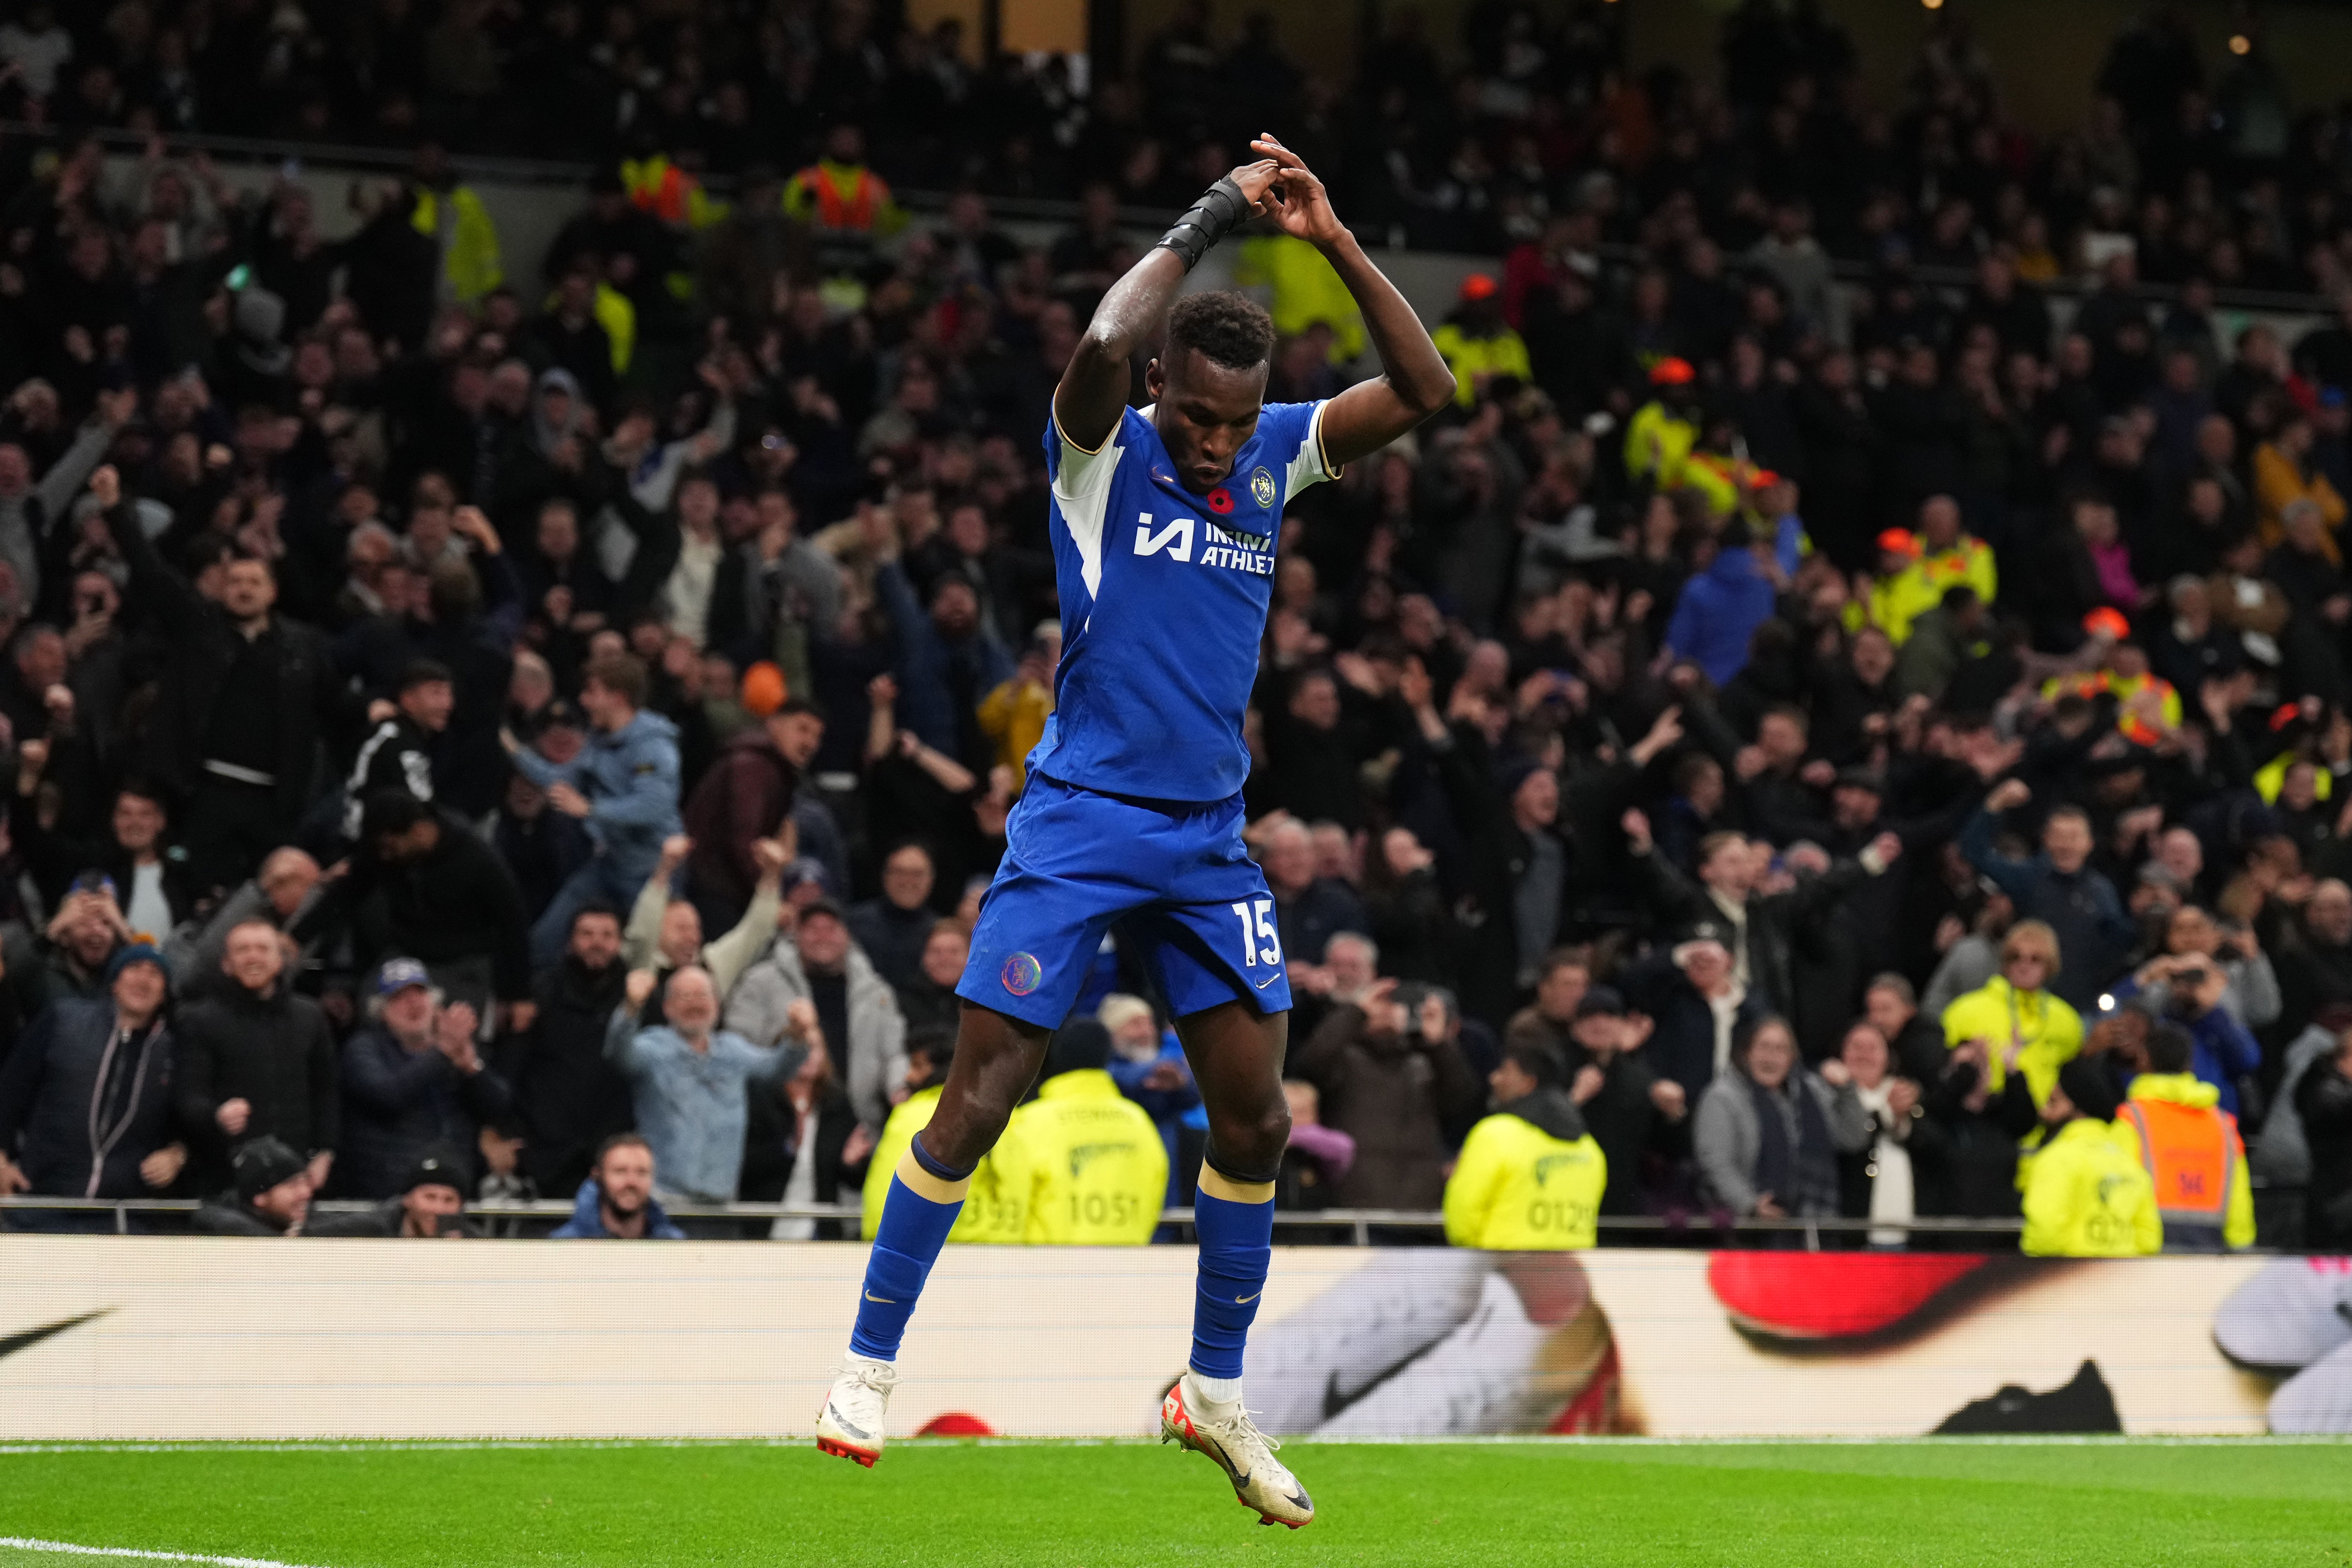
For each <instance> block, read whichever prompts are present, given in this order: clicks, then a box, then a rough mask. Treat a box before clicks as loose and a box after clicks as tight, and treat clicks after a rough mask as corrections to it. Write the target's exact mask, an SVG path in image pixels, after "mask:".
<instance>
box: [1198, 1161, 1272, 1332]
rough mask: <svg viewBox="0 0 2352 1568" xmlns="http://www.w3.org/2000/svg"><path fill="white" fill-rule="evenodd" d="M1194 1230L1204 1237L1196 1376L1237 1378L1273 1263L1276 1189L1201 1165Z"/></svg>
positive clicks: (1202, 1241)
mask: <svg viewBox="0 0 2352 1568" xmlns="http://www.w3.org/2000/svg"><path fill="white" fill-rule="evenodd" d="M1192 1228H1193V1230H1194V1231H1196V1232H1197V1233H1199V1236H1200V1238H1201V1272H1200V1284H1199V1289H1198V1290H1197V1291H1196V1293H1195V1295H1194V1298H1193V1301H1192V1371H1193V1372H1194V1373H1197V1374H1198V1375H1200V1376H1202V1377H1213V1378H1237V1377H1239V1376H1241V1374H1242V1347H1243V1346H1244V1344H1245V1343H1247V1342H1248V1340H1249V1330H1250V1323H1251V1322H1252V1321H1254V1320H1255V1318H1256V1317H1257V1302H1258V1298H1259V1297H1260V1296H1262V1295H1264V1294H1265V1275H1266V1270H1267V1269H1268V1268H1271V1267H1272V1266H1273V1263H1274V1184H1273V1183H1272V1182H1252V1183H1243V1182H1236V1181H1234V1180H1233V1179H1232V1178H1231V1177H1229V1176H1226V1175H1224V1174H1223V1173H1221V1172H1219V1171H1217V1170H1215V1169H1213V1168H1212V1167H1210V1166H1208V1165H1202V1167H1201V1185H1200V1190H1199V1191H1198V1192H1196V1193H1195V1194H1193V1197H1192Z"/></svg>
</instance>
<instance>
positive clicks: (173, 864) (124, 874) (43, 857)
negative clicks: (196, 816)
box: [8, 731, 203, 942]
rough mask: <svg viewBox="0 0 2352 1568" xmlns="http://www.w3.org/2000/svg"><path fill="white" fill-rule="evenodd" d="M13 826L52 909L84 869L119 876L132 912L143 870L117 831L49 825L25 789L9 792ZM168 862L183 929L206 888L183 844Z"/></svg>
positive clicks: (120, 895)
mask: <svg viewBox="0 0 2352 1568" xmlns="http://www.w3.org/2000/svg"><path fill="white" fill-rule="evenodd" d="M19 733H22V731H19ZM8 832H9V836H10V837H13V838H14V839H15V840H16V848H17V851H18V853H20V854H21V855H22V856H23V857H24V859H25V868H26V870H28V871H30V872H31V873H32V874H33V881H34V883H35V885H36V886H37V887H38V888H39V889H40V890H41V897H42V898H43V899H44V900H47V903H48V906H49V907H50V908H51V909H56V908H57V907H58V905H59V904H61V903H63V902H64V901H65V897H66V894H67V893H68V892H69V891H70V890H71V889H72V884H73V879H75V878H76V877H78V876H79V875H81V873H83V872H84V871H101V872H104V873H105V874H106V876H107V877H108V878H109V879H111V880H112V881H113V883H114V886H115V892H116V898H117V900H118V901H119V902H120V903H121V905H122V906H123V909H124V910H125V911H126V912H127V911H128V910H129V909H130V906H131V884H132V882H133V881H134V879H136V876H137V871H136V869H135V868H134V867H133V866H132V864H131V855H130V852H129V851H127V850H125V849H124V848H123V847H121V845H119V844H117V843H116V842H115V841H114V837H113V835H112V834H111V833H107V834H103V835H92V836H91V837H87V838H79V837H72V836H69V835H68V834H63V833H59V832H57V831H55V830H54V829H51V828H45V827H43V826H41V814H40V811H39V809H38V807H37V805H36V803H35V799H34V797H33V796H30V795H11V796H10V797H9V802H8ZM162 863H163V901H164V902H165V903H166V904H168V905H170V906H171V910H172V924H173V928H174V929H177V927H178V926H179V924H180V922H181V921H184V920H186V919H187V918H188V917H189V916H190V915H192V914H194V912H195V906H196V899H197V896H198V895H199V894H200V893H201V892H202V891H203V889H199V888H198V887H197V886H196V885H195V879H194V877H193V876H192V875H191V874H190V872H189V870H188V862H187V857H186V856H185V855H184V854H183V853H182V852H181V851H180V850H178V849H175V848H174V849H166V850H164V851H163V857H162ZM150 934H152V936H153V937H154V938H155V939H156V940H157V941H158V942H161V941H162V940H163V938H165V937H167V936H169V935H171V934H172V933H171V932H170V931H154V932H152V933H150Z"/></svg>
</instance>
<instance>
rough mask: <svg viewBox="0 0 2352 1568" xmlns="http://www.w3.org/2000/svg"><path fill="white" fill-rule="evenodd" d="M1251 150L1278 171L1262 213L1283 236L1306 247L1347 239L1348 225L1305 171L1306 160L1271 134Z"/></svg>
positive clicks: (1319, 186) (1326, 193) (1265, 133)
mask: <svg viewBox="0 0 2352 1568" xmlns="http://www.w3.org/2000/svg"><path fill="white" fill-rule="evenodd" d="M1250 151H1251V152H1253V153H1265V155H1266V156H1267V157H1268V158H1271V159H1272V160H1274V162H1275V163H1276V165H1277V166H1278V167H1279V169H1280V170H1281V174H1280V175H1279V177H1278V178H1277V180H1276V184H1275V186H1274V188H1273V189H1272V190H1271V191H1269V192H1267V194H1266V204H1265V210H1266V212H1267V213H1268V214H1269V215H1270V216H1272V217H1273V219H1274V221H1275V222H1276V224H1277V225H1278V226H1280V227H1281V229H1282V232H1283V233H1285V234H1286V235H1289V236H1290V237H1292V238H1294V239H1303V240H1305V241H1307V243H1308V244H1309V245H1329V244H1332V243H1334V242H1336V241H1338V240H1341V239H1344V238H1346V237H1347V235H1348V229H1347V226H1346V225H1345V224H1342V223H1341V222H1340V221H1339V214H1338V213H1336V212H1333V211H1332V210H1331V197H1330V195H1329V193H1328V192H1327V191H1325V190H1324V188H1323V182H1322V181H1320V180H1318V179H1317V178H1316V177H1315V174H1314V172H1313V171H1312V170H1310V169H1308V168H1307V160H1306V159H1304V158H1301V157H1300V156H1299V155H1298V154H1297V153H1294V152H1292V151H1291V150H1290V149H1289V148H1287V147H1286V146H1284V145H1283V144H1282V143H1281V142H1279V141H1277V140H1276V138H1275V135H1274V132H1270V131H1269V132H1264V133H1263V134H1261V135H1259V136H1257V137H1256V138H1255V139H1254V140H1253V141H1252V142H1250Z"/></svg>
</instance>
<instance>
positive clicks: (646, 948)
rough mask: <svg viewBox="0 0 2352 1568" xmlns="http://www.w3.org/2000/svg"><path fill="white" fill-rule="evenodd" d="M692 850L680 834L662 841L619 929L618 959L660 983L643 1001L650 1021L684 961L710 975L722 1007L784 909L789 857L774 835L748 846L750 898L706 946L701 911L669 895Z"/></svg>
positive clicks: (773, 936) (768, 940)
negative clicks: (754, 864) (755, 866)
mask: <svg viewBox="0 0 2352 1568" xmlns="http://www.w3.org/2000/svg"><path fill="white" fill-rule="evenodd" d="M693 851H694V841H693V840H692V839H689V838H688V837H685V836H684V835H682V834H680V835H674V836H672V837H670V838H669V839H668V840H667V841H666V842H665V843H664V844H663V845H662V855H661V859H660V860H658V861H657V862H656V863H655V866H654V874H653V875H652V876H650V877H648V878H646V885H645V889H644V890H643V891H642V892H640V893H638V895H637V901H636V904H635V907H634V908H633V909H631V910H630V911H629V924H628V929H627V930H626V931H624V932H623V933H622V937H621V962H622V963H625V964H626V965H627V966H628V967H629V968H631V969H651V970H652V971H653V972H654V973H655V976H656V980H657V981H658V983H659V984H656V987H655V990H654V997H653V1000H652V1001H650V1002H648V1003H646V1022H647V1023H649V1024H658V1023H659V1022H661V1016H660V1012H661V988H662V986H663V985H666V984H667V983H668V980H669V977H670V976H671V975H672V974H674V973H677V971H679V970H681V969H683V968H685V967H687V966H688V964H698V965H699V966H700V967H701V969H702V970H703V972H704V973H707V974H709V976H710V984H712V985H713V986H714V987H716V988H717V990H718V992H719V1005H720V1006H722V1007H723V1006H725V1005H726V1004H727V997H728V995H729V994H730V993H731V992H732V991H733V990H734V989H735V982H736V981H737V980H739V979H740V978H741V977H742V974H743V971H744V970H746V969H747V968H749V967H750V966H751V963H753V962H754V961H755V960H757V959H758V958H759V956H760V955H761V953H763V952H766V951H767V950H768V947H769V945H770V944H771V943H772V942H774V941H775V940H776V914H777V911H778V910H779V909H780V908H781V907H782V900H781V899H780V898H779V897H778V894H779V892H780V891H781V889H782V886H783V874H784V866H785V863H786V862H787V861H788V860H790V858H791V856H790V854H789V853H788V852H787V850H786V847H785V846H783V845H782V844H780V843H778V842H777V841H776V840H774V839H772V838H763V839H761V840H760V841H759V842H758V843H757V844H754V845H753V846H752V855H753V858H755V859H756V860H757V861H758V862H759V866H760V880H759V881H758V883H757V884H755V885H754V887H753V889H752V893H751V903H750V904H749V905H748V906H747V907H746V908H745V909H744V910H743V918H742V919H741V920H740V921H737V922H736V924H735V929H734V930H732V931H729V932H728V933H727V934H726V935H724V936H722V937H720V938H719V939H718V940H717V941H715V942H709V943H708V944H706V943H705V942H703V940H702V916H701V913H700V911H698V910H697V909H696V908H695V906H694V905H693V904H692V903H691V902H690V901H688V900H685V899H679V898H673V897H671V896H670V884H671V881H672V880H673V879H674V878H675V876H676V874H677V869H678V868H679V867H681V866H683V865H685V864H686V863H687V860H688V858H689V857H690V856H691V855H692V854H693Z"/></svg>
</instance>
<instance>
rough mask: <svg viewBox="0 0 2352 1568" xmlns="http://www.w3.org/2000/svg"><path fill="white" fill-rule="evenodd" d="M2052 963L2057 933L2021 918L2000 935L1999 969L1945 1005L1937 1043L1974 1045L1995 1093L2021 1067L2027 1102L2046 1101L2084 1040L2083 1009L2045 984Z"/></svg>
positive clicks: (2055, 964)
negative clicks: (1940, 1038)
mask: <svg viewBox="0 0 2352 1568" xmlns="http://www.w3.org/2000/svg"><path fill="white" fill-rule="evenodd" d="M2058 963H2059V946H2058V938H2057V936H2056V934H2055V933H2053V931H2051V929H2050V928H2049V926H2047V925H2046V924H2044V923H2043V922H2042V921H2019V922H2018V923H2017V924H2015V925H2013V926H2011V927H2010V928H2009V934H2008V935H2007V936H2005V937H2003V938H2001V942H2000V973H1998V974H1996V975H1994V976H1993V977H1992V978H1991V979H1990V980H1988V981H1986V982H1985V983H1984V984H1983V985H1982V986H1980V987H1979V988H1978V989H1977V990H1974V991H1971V992H1969V994H1967V995H1965V996H1962V997H1960V998H1958V1000H1957V1001H1955V1002H1953V1004H1952V1005H1950V1006H1948V1007H1947V1008H1945V1009H1944V1044H1945V1045H1946V1046H1947V1047H1955V1048H1956V1047H1959V1046H1962V1045H1966V1044H1969V1043H1971V1042H1973V1043H1976V1044H1978V1045H1979V1046H1981V1047H1982V1048H1983V1050H1984V1052H1985V1058H1986V1079H1985V1086H1986V1088H1987V1089H1990V1090H1991V1091H1992V1092H1994V1093H1996V1094H1998V1093H1999V1092H2000V1089H2001V1085H2002V1083H2003V1082H2004V1081H2005V1080H2006V1079H2007V1078H2008V1075H2009V1074H2010V1073H2011V1071H2020V1072H2022V1073H2023V1074H2024V1076H2025V1081H2026V1086H2027V1088H2028V1089H2030V1090H2031V1091H2032V1095H2033V1103H2034V1104H2036V1105H2043V1104H2047V1103H2048V1101H2049V1099H2050V1089H2051V1086H2052V1085H2053V1084H2054V1083H2056V1082H2057V1081H2058V1069H2059V1068H2062V1067H2064V1066H2065V1065H2066V1064H2067V1063H2068V1062H2070V1061H2073V1060H2074V1056H2075V1053H2077V1052H2078V1051H2080V1050H2081V1049H2082V1048H2083V1016H2082V1015H2081V1014H2080V1013H2077V1012H2075V1011H2074V1008H2073V1007H2071V1006H2069V1005H2067V1004H2066V1000H2065V998H2064V997H2063V996H2060V995H2059V994H2057V991H2056V988H2055V987H2054V985H2053V984H2052V979H2053V976H2054V975H2056V974H2057V973H2058ZM2100 1120H2102V1121H2105V1120H2108V1118H2106V1117H2102V1118H2101V1119H2100Z"/></svg>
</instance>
